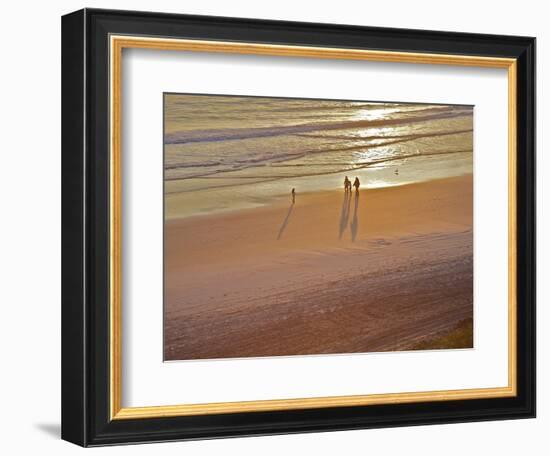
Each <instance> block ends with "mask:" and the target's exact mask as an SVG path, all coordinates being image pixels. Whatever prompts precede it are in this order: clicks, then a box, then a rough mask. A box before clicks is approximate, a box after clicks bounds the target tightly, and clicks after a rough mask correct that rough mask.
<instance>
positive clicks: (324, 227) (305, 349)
mask: <svg viewBox="0 0 550 456" xmlns="http://www.w3.org/2000/svg"><path fill="white" fill-rule="evenodd" d="M472 191H473V184H472V175H471V174H469V175H465V176H460V177H451V178H446V179H440V180H433V181H429V182H423V183H415V184H409V185H402V186H395V187H386V188H378V189H364V190H361V192H360V194H359V195H356V194H355V193H353V194H351V195H349V194H348V195H346V194H344V192H343V190H342V191H323V192H313V193H306V194H300V193H299V192H298V193H297V195H296V202H295V203H294V204H292V202H291V199H290V196H289V197H288V198H284V199H279V200H277V201H275V202H274V203H273V204H268V205H265V206H262V207H258V208H253V209H243V210H237V211H231V212H219V213H213V214H207V215H197V216H193V217H186V218H183V219H179V220H178V219H176V220H167V221H166V224H165V359H166V360H178V359H180V360H181V359H205V358H226V357H246V356H276V355H303V354H324V353H353V352H373V351H393V350H408V349H414V348H415V347H419V346H430V347H431V348H439V347H438V346H437V340H438V338H441V337H442V336H445V335H448V334H450V333H452V331H454V330H456V328H458V327H460V326H461V325H464V323H465V322H468V321H470V322H471V319H472V316H473V315H472V313H473V304H472V296H473V251H472V241H473V237H472ZM466 346H471V341H468V342H467V343H466Z"/></svg>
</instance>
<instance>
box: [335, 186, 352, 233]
mask: <svg viewBox="0 0 550 456" xmlns="http://www.w3.org/2000/svg"><path fill="white" fill-rule="evenodd" d="M350 205H351V192H345V193H344V202H343V203H342V211H341V213H340V231H339V233H338V239H342V235H343V234H344V231H346V227H347V226H348V221H349V209H350Z"/></svg>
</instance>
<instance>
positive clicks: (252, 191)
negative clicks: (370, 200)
mask: <svg viewBox="0 0 550 456" xmlns="http://www.w3.org/2000/svg"><path fill="white" fill-rule="evenodd" d="M164 116H165V118H164V191H165V215H166V217H167V218H179V217H186V216H192V215H197V214H204V213H210V212H214V211H227V210H234V209H239V208H246V207H255V206H260V205H265V204H269V203H270V202H272V201H274V200H276V199H280V198H288V197H289V195H290V191H291V189H292V188H295V189H296V193H297V195H299V194H300V193H304V192H313V191H319V190H330V189H337V188H340V189H341V188H343V179H344V176H346V175H347V176H348V177H349V178H350V179H351V180H352V181H353V180H354V179H355V177H358V178H359V179H360V181H361V187H362V188H363V187H367V188H373V187H383V186H392V185H403V184H406V183H411V182H420V181H425V180H430V179H436V178H442V177H449V176H456V175H461V174H466V173H470V172H472V166H473V107H472V106H456V105H427V104H404V103H382V102H380V103H379V102H363V101H338V100H314V99H281V98H269V97H265V98H264V97H239V96H217V95H184V94H165V98H164Z"/></svg>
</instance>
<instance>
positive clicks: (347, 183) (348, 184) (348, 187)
mask: <svg viewBox="0 0 550 456" xmlns="http://www.w3.org/2000/svg"><path fill="white" fill-rule="evenodd" d="M348 190H350V191H351V181H350V180H349V179H348V176H346V177H345V178H344V192H347V191H348Z"/></svg>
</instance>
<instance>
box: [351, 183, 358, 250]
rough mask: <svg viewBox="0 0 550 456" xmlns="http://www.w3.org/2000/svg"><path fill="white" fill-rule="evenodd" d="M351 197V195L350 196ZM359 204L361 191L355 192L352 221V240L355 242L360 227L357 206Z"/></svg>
mask: <svg viewBox="0 0 550 456" xmlns="http://www.w3.org/2000/svg"><path fill="white" fill-rule="evenodd" d="M350 199H351V196H350ZM358 206H359V192H355V207H354V209H353V220H352V221H351V225H350V229H351V241H352V242H355V238H356V237H357V230H358V229H359V218H358V217H357V208H358Z"/></svg>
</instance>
